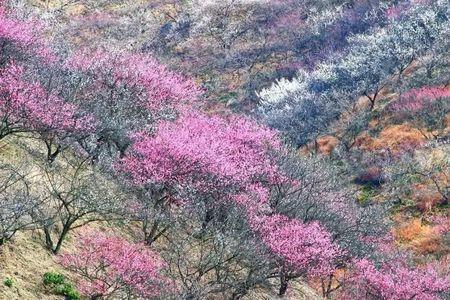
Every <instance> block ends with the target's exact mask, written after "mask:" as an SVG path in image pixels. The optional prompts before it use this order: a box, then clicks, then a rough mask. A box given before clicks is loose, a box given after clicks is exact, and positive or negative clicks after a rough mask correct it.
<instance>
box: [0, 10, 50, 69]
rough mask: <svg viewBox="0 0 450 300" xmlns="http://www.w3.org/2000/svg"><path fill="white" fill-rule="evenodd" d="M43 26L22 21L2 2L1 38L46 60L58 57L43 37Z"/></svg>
mask: <svg viewBox="0 0 450 300" xmlns="http://www.w3.org/2000/svg"><path fill="white" fill-rule="evenodd" d="M40 29H41V26H39V23H37V22H33V21H27V22H25V21H20V20H17V19H15V18H13V17H10V15H9V14H8V12H7V11H6V9H5V8H4V7H3V6H2V3H0V40H2V42H4V41H7V42H9V43H12V44H14V45H15V46H16V47H18V48H20V49H21V50H22V51H25V52H32V53H34V54H37V55H38V56H39V57H40V58H42V59H43V60H44V62H51V61H54V60H55V59H56V57H55V55H54V53H53V52H52V50H51V49H50V48H49V47H48V45H47V43H46V41H45V40H44V39H43V38H41V34H40V32H41V30H40Z"/></svg>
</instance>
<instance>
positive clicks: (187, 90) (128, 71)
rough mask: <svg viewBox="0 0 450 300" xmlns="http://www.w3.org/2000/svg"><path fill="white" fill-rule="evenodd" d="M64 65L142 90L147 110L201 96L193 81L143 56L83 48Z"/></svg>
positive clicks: (174, 104) (180, 103)
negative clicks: (110, 78)
mask: <svg viewBox="0 0 450 300" xmlns="http://www.w3.org/2000/svg"><path fill="white" fill-rule="evenodd" d="M66 66H67V67H68V68H70V69H73V70H78V71H80V72H92V73H93V74H95V76H96V77H100V79H104V78H102V75H105V76H106V77H107V78H109V77H112V78H113V80H114V81H115V83H116V84H117V83H121V84H123V85H126V86H129V87H140V88H143V89H144V91H145V93H144V94H143V95H142V97H141V99H140V100H139V101H140V102H141V104H142V105H143V106H144V107H146V108H148V109H150V110H151V111H153V110H159V109H161V108H164V107H173V106H179V105H183V104H187V103H192V102H193V101H195V100H197V99H198V97H199V96H200V95H201V94H202V93H203V91H202V90H201V89H200V88H199V87H198V86H197V85H196V84H195V82H194V81H193V80H191V79H187V78H184V77H183V76H181V75H179V74H177V73H175V72H172V71H170V70H168V69H167V68H166V67H165V66H164V65H162V64H160V63H159V62H157V61H156V59H154V58H153V57H152V56H150V55H146V54H130V53H126V52H120V53H111V52H108V51H105V50H95V51H89V50H88V49H83V50H82V51H79V52H77V53H75V54H74V55H72V56H71V57H70V58H69V59H68V60H67V62H66Z"/></svg>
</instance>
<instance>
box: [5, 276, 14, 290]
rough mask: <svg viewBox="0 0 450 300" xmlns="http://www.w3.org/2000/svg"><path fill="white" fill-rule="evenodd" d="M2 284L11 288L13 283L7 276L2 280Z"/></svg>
mask: <svg viewBox="0 0 450 300" xmlns="http://www.w3.org/2000/svg"><path fill="white" fill-rule="evenodd" d="M3 284H4V285H6V286H7V287H9V288H11V287H12V286H13V285H14V281H13V280H12V278H9V277H7V278H5V280H3Z"/></svg>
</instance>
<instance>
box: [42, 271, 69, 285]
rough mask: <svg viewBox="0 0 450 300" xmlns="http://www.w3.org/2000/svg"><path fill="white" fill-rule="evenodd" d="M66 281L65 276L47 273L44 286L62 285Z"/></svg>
mask: <svg viewBox="0 0 450 300" xmlns="http://www.w3.org/2000/svg"><path fill="white" fill-rule="evenodd" d="M64 281H65V277H64V275H62V274H60V273H57V272H47V273H45V274H44V284H45V285H49V284H62V283H64Z"/></svg>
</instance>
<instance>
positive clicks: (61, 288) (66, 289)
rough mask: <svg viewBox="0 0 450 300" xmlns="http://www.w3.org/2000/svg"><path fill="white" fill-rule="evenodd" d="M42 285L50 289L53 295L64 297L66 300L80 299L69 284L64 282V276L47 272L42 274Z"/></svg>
mask: <svg viewBox="0 0 450 300" xmlns="http://www.w3.org/2000/svg"><path fill="white" fill-rule="evenodd" d="M44 284H45V285H49V286H51V287H52V291H53V293H55V294H57V295H63V296H65V299H68V300H78V299H80V294H79V293H78V291H77V290H76V289H75V288H74V287H73V285H72V284H71V283H69V282H66V278H65V277H64V275H62V274H60V273H57V272H47V273H45V274H44Z"/></svg>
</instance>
